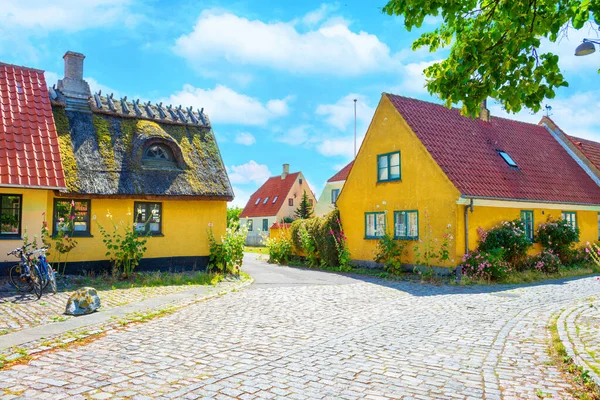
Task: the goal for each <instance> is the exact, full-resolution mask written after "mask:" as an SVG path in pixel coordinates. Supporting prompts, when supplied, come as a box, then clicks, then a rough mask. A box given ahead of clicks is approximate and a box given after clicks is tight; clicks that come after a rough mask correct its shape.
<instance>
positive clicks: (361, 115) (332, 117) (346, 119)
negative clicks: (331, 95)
mask: <svg viewBox="0 0 600 400" xmlns="http://www.w3.org/2000/svg"><path fill="white" fill-rule="evenodd" d="M354 99H357V102H356V120H357V125H358V126H357V130H358V131H359V132H360V131H361V130H364V126H365V125H368V124H369V122H370V121H371V118H373V114H374V113H375V109H374V108H373V107H371V106H370V105H368V104H367V101H366V98H365V96H362V95H360V94H355V93H350V94H348V95H346V96H344V97H342V98H341V99H339V100H338V101H337V102H336V103H334V104H320V105H319V106H318V107H317V110H316V113H317V115H322V116H324V117H325V122H327V124H329V125H331V126H333V127H336V128H337V129H339V130H341V131H348V130H349V128H350V127H352V128H353V126H354ZM359 128H360V129H359Z"/></svg>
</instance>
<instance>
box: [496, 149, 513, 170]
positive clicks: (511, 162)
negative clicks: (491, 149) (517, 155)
mask: <svg viewBox="0 0 600 400" xmlns="http://www.w3.org/2000/svg"><path fill="white" fill-rule="evenodd" d="M498 154H500V157H502V158H503V159H504V161H506V163H507V164H508V165H510V166H511V167H517V163H516V162H515V160H513V159H512V158H511V156H509V155H508V153H506V152H504V151H498Z"/></svg>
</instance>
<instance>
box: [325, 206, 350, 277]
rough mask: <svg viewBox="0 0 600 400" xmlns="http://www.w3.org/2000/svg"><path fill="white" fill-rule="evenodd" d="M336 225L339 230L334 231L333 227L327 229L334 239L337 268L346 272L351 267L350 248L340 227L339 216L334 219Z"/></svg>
mask: <svg viewBox="0 0 600 400" xmlns="http://www.w3.org/2000/svg"><path fill="white" fill-rule="evenodd" d="M336 222H337V226H338V227H339V231H337V232H336V231H334V230H333V229H330V230H329V234H330V235H331V236H332V237H333V239H334V240H335V248H336V250H337V254H338V262H339V265H338V267H339V269H340V271H343V272H348V271H350V270H351V269H352V266H351V265H350V261H351V259H350V249H348V244H347V242H346V241H347V240H348V238H347V237H346V235H344V230H343V229H342V223H341V222H340V220H339V218H337V219H336Z"/></svg>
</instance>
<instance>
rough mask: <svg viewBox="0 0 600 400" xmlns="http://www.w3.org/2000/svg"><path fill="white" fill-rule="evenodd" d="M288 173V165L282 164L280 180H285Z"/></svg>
mask: <svg viewBox="0 0 600 400" xmlns="http://www.w3.org/2000/svg"><path fill="white" fill-rule="evenodd" d="M289 173H290V164H283V172H282V173H281V179H285V178H286V176H288V175H289Z"/></svg>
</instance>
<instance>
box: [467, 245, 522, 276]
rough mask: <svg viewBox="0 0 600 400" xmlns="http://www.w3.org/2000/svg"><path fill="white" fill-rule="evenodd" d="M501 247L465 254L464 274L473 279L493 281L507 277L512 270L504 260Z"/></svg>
mask: <svg viewBox="0 0 600 400" xmlns="http://www.w3.org/2000/svg"><path fill="white" fill-rule="evenodd" d="M502 253H503V252H502V250H501V249H493V250H491V251H489V252H485V251H481V250H476V251H474V252H472V253H469V254H465V255H464V256H463V260H462V264H461V267H462V272H463V275H465V276H467V277H469V278H471V279H473V280H485V281H492V280H498V279H500V278H503V277H505V276H506V275H507V274H508V273H509V272H511V267H510V264H509V263H507V262H506V261H504V255H503V254H502Z"/></svg>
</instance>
